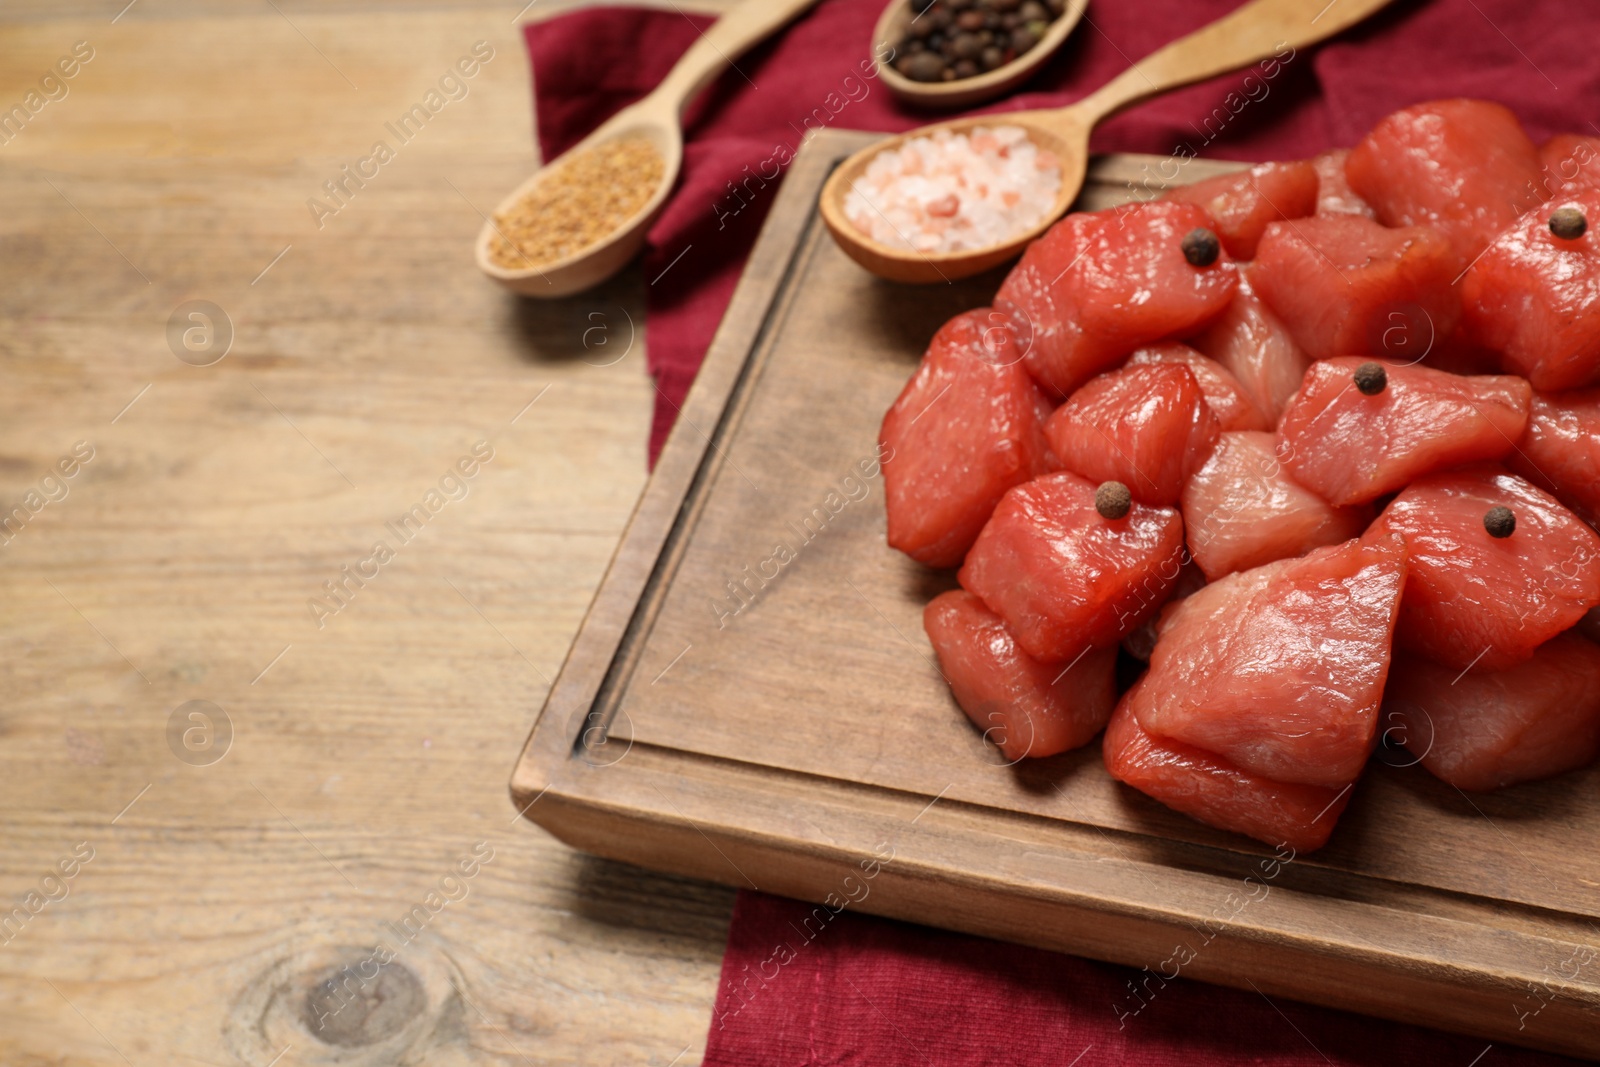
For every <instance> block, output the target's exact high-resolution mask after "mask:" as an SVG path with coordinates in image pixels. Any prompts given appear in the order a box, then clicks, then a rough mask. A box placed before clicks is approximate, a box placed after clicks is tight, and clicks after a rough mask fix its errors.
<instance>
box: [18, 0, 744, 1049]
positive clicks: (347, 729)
mask: <svg viewBox="0 0 1600 1067" xmlns="http://www.w3.org/2000/svg"><path fill="white" fill-rule="evenodd" d="M126 2H127V0H12V2H10V3H8V4H7V5H6V15H5V18H6V21H5V23H4V24H3V25H0V109H8V108H10V107H11V106H12V105H13V104H22V105H23V106H24V107H25V108H26V107H27V105H28V104H29V103H30V100H29V98H28V97H27V94H28V93H29V91H30V89H37V88H38V87H39V83H40V79H41V77H43V76H45V75H46V74H47V73H48V72H50V71H51V70H53V69H55V65H56V63H57V61H58V60H59V59H61V58H62V57H66V56H69V55H70V54H71V53H72V51H73V46H74V44H75V42H79V41H85V42H88V45H87V46H84V47H80V50H79V51H80V54H82V53H84V52H86V51H87V50H89V49H92V58H91V59H89V60H88V61H87V62H80V63H77V64H76V65H75V66H74V64H73V63H71V62H68V63H67V64H65V66H66V67H67V68H69V69H73V70H74V72H75V73H74V76H73V77H72V78H70V79H63V80H62V81H60V82H59V83H58V82H55V81H50V82H47V84H46V85H45V89H47V90H48V91H49V93H48V94H46V93H45V92H42V91H41V93H40V95H39V96H37V97H34V98H33V99H32V101H31V102H32V103H35V104H36V105H37V107H38V110H37V113H31V112H25V113H24V115H23V116H22V117H24V118H26V122H20V121H17V120H16V119H15V118H14V119H13V126H14V130H15V132H12V131H11V130H8V131H7V133H6V134H0V141H3V142H4V143H0V203H3V204H4V205H5V211H4V213H3V215H0V314H3V316H4V321H3V324H0V358H3V360H4V389H3V392H0V398H3V399H0V412H3V416H4V417H3V418H0V512H3V513H4V514H5V515H7V516H9V517H10V525H9V526H8V527H7V528H6V531H5V533H0V541H3V542H4V546H3V552H0V604H3V609H0V610H3V612H4V618H3V623H0V642H3V646H0V647H3V649H4V654H3V656H0V670H3V672H4V675H3V676H4V702H3V704H0V773H3V774H4V776H5V780H6V781H7V783H8V785H9V788H8V789H7V790H6V796H5V799H4V802H3V804H4V822H3V825H0V899H4V900H7V901H10V902H11V903H8V904H7V905H6V907H8V908H9V907H11V906H12V905H13V904H15V905H16V906H17V907H18V908H20V910H19V911H15V912H11V913H10V914H9V915H0V1063H4V1064H7V1065H12V1064H43V1063H65V1062H70V1063H73V1064H107V1065H110V1064H132V1065H137V1067H145V1065H152V1067H153V1065H157V1064H162V1065H164V1064H180V1063H188V1062H194V1063H213V1064H236V1063H244V1064H253V1065H261V1067H264V1065H266V1064H268V1063H271V1062H276V1063H279V1064H282V1065H286V1067H287V1065H292V1064H317V1063H332V1062H335V1061H337V1062H339V1063H345V1064H356V1063H373V1064H376V1063H392V1062H398V1059H399V1057H400V1055H401V1053H402V1052H404V1053H405V1054H406V1055H407V1057H408V1059H407V1062H427V1063H429V1064H430V1065H441V1064H465V1063H472V1064H487V1063H507V1064H510V1063H563V1064H568V1063H595V1064H614V1063H622V1062H628V1063H646V1064H659V1065H666V1064H672V1063H676V1064H690V1063H695V1062H698V1060H699V1057H700V1054H701V1051H702V1049H703V1043H704V1039H705V1035H706V1029H707V1023H708V1018H709V1008H710V1004H711V1001H712V997H713V994H714V991H715V985H716V979H717V972H718V966H719V963H720V959H721V955H722V949H723V942H724V937H725V935H726V929H727V923H728V912H729V907H730V904H731V894H730V893H729V892H728V891H726V890H723V889H720V888H716V887H713V886H709V885H704V884H701V883H699V882H693V881H688V880H683V879H676V878H670V877H664V876H658V875H654V874H650V873H647V872H644V871H640V870H636V869H633V868H629V867H625V866H621V865H618V864H614V863H608V862H603V861H599V860H595V859H591V858H588V857H585V856H582V855H579V854H577V853H574V852H571V851H569V850H568V849H566V848H564V847H563V846H561V845H559V844H557V843H555V842H554V841H553V840H552V839H551V838H549V837H547V836H545V835H544V834H543V833H542V832H540V831H539V830H537V829H535V828H534V827H532V826H531V825H529V824H528V823H526V822H525V821H523V820H521V819H519V818H517V816H516V812H514V811H513V810H512V807H511V805H510V803H509V801H508V798H507V792H506V782H507V777H508V775H509V772H510V769H511V766H512V763H513V761H514V760H515V758H516V755H517V751H518V748H519V746H520V745H521V743H522V741H523V739H524V737H525V735H526V734H527V731H528V728H529V724H530V720H531V717H532V716H533V714H534V712H535V711H536V710H537V708H538V707H539V705H540V703H541V701H542V699H543V697H544V694H545V691H546V689H547V687H548V685H549V679H550V678H551V677H552V676H553V675H554V674H555V672H556V670H557V667H558V665H559V664H560V662H561V659H562V657H563V655H564V654H565V652H566V649H567V646H568V643H569V641H570V639H571V637H572V634H573V633H574V631H575V630H576V628H577V625H578V622H579V620H580V617H581V616H582V613H583V611H584V608H585V606H586V605H587V604H588V602H589V598H590V595H591V592H592V591H593V588H594V586H595V585H596V583H597V582H598V580H599V578H600V575H601V571H602V569H603V568H604V566H605V563H606V560H607V558H608V557H609V555H610V554H611V551H612V548H613V546H614V544H615V543H616V540H617V537H618V534H619V532H620V530H621V528H622V525H623V523H624V521H625V520H626V518H627V516H628V513H629V510H630V509H631V507H632V506H633V503H634V500H635V498H636V496H637V494H638V493H639V491H640V488H641V486H642V485H643V482H644V473H645V472H644V448H645V434H646V431H647V428H648V424H649V416H650V406H651V396H652V388H651V385H650V381H649V379H648V377H647V375H646V373H645V369H644V360H643V351H642V347H643V346H642V331H643V329H644V322H643V314H642V308H643V288H644V282H643V281H642V280H641V278H640V277H639V275H638V272H637V271H632V272H630V273H628V274H627V275H625V276H624V277H623V278H621V279H619V280H618V281H616V282H615V283H613V284H610V285H608V286H607V287H605V288H604V289H602V290H600V291H598V292H594V293H591V294H588V295H586V296H584V297H579V298H573V299H570V300H567V301H563V302H557V303H548V304H535V303H525V302H522V301H519V300H516V299H514V298H512V297H510V296H507V295H506V294H504V293H502V292H501V291H499V290H498V289H496V288H493V287H491V286H490V285H489V284H488V283H486V282H485V281H484V280H483V279H482V278H481V277H480V276H479V275H478V274H477V272H476V271H475V270H474V269H473V266H472V258H471V248H472V238H473V235H474V234H475V233H476V231H477V229H478V227H479V225H480V220H481V216H480V212H481V211H484V210H487V209H488V208H489V206H490V205H492V204H493V203H494V201H495V200H496V199H497V198H498V197H499V196H500V195H501V194H502V192H503V191H504V190H505V189H507V188H509V187H511V185H512V184H513V183H514V182H515V181H516V180H517V179H519V178H520V177H521V176H523V175H524V174H525V173H526V172H527V171H528V170H529V169H530V168H531V167H532V166H533V165H534V164H535V159H536V156H535V150H534V148H533V139H532V135H531V119H530V114H529V97H528V70H527V62H526V58H525V54H524V51H523V49H522V45H521V39H520V33H519V29H518V20H519V12H518V10H517V8H518V7H519V6H520V3H519V0H511V2H508V3H504V4H496V5H489V4H485V3H483V2H482V0H411V2H407V0H386V2H385V0H370V2H368V0H336V2H331V3H328V2H314V0H260V2H254V0H253V2H250V3H237V2H235V0H135V2H134V3H133V4H131V5H128V7H127V8H126V9H124V6H123V5H124V4H125V3H126ZM536 5H537V6H534V5H530V9H529V10H527V11H526V12H525V13H521V14H520V18H523V19H526V18H532V17H544V16H548V14H550V13H553V12H554V11H555V10H558V9H559V7H560V6H561V5H560V4H559V3H558V2H556V0H536ZM705 6H710V7H713V8H714V7H716V6H719V5H718V4H715V3H713V4H710V5H705ZM478 41H485V42H488V46H489V47H491V48H492V49H493V58H492V59H490V60H489V61H487V62H486V63H484V64H482V66H481V69H480V70H478V72H477V73H476V74H475V75H474V76H473V77H472V78H471V79H464V80H462V81H461V82H459V83H456V82H451V83H448V84H447V86H446V89H447V91H450V92H459V90H457V89H455V86H456V85H457V84H460V85H464V87H465V89H466V95H465V96H464V97H463V98H461V99H448V98H446V103H445V104H444V106H442V107H441V108H439V109H438V110H437V112H436V113H432V114H431V115H430V118H429V121H428V122H427V123H426V125H425V126H423V127H422V129H421V130H420V132H418V133H416V134H415V135H414V136H412V137H411V138H410V140H408V141H405V142H404V143H401V142H400V141H399V140H398V139H396V138H395V137H393V136H392V135H391V133H390V132H389V131H388V127H386V125H385V124H386V123H393V122H395V121H396V120H397V119H398V118H399V117H400V116H401V115H403V114H405V113H406V112H407V111H408V110H409V109H410V108H411V106H412V105H413V104H417V103H419V102H422V103H425V102H426V94H427V93H428V91H429V90H430V88H433V87H436V86H437V85H438V84H439V82H440V79H441V77H442V76H444V75H445V74H446V73H447V72H448V71H449V70H450V69H451V68H452V66H453V65H454V64H455V63H456V61H457V60H458V58H461V57H465V56H468V55H469V54H470V53H471V50H472V48H473V45H474V42H478ZM63 89H64V90H65V95H61V93H62V91H63ZM50 95H54V96H55V97H56V98H55V99H50V98H49V96H50ZM3 118H4V115H3V114H0V119H3ZM8 134H9V139H7V135H8ZM378 140H384V141H387V142H388V143H389V144H390V145H391V147H392V148H393V149H394V158H393V159H392V160H390V161H389V162H386V163H384V164H383V165H382V166H381V167H377V168H376V174H372V169H373V166H372V165H370V164H369V165H367V166H366V167H365V168H364V169H365V170H366V172H367V173H368V174H369V175H370V176H369V177H368V178H367V180H365V181H364V182H363V183H362V184H360V185H359V186H358V185H356V184H354V183H352V182H348V181H346V182H345V190H346V192H345V194H344V195H343V196H342V197H341V199H342V200H343V201H344V203H343V204H342V206H340V207H339V210H338V211H337V212H336V213H330V212H326V211H324V212H319V213H314V212H313V210H312V209H311V208H310V207H309V206H308V200H310V199H312V198H319V197H320V198H321V200H322V201H323V203H324V204H325V205H329V206H331V205H333V204H334V203H335V201H333V200H331V199H330V198H329V196H328V193H327V190H326V189H325V187H324V184H323V183H324V182H325V181H329V180H335V179H340V180H343V176H344V172H343V171H342V170H341V166H342V165H346V164H348V165H349V166H351V167H353V168H354V167H358V166H360V165H361V164H360V161H361V160H363V159H364V158H367V157H369V156H370V154H371V151H372V146H373V144H374V142H376V141H378ZM319 214H320V215H321V218H320V220H319V219H318V218H317V215H319ZM319 221H320V226H319ZM192 301H206V302H209V305H210V306H207V305H196V304H191V303H189V302H192ZM216 309H220V314H219V312H218V311H217V310H216ZM192 312H193V313H197V314H199V315H200V316H201V317H199V318H191V317H190V315H191V313H192ZM223 316H225V318H224V317H223ZM169 321H170V322H174V323H176V325H175V326H172V327H170V328H169ZM227 324H231V334H232V338H231V346H229V347H227V348H226V354H225V355H222V353H223V350H224V349H223V341H224V339H225V337H226V335H227V333H228V332H229V330H228V328H227ZM630 340H631V344H630ZM179 353H181V354H182V357H183V358H179V355H178V354H179ZM219 356H221V358H220V359H218V358H217V357H219ZM213 360H215V362H213ZM480 441H481V442H486V444H482V445H479V446H478V454H479V456H480V457H481V456H483V455H486V454H487V453H488V452H489V451H490V450H492V459H489V460H487V461H482V460H481V459H480V460H478V461H474V460H473V457H472V451H473V448H474V444H475V443H476V442H480ZM79 442H82V444H79ZM75 446H76V447H77V458H76V459H75V458H73V453H74V447H75ZM91 451H92V458H89V459H88V460H87V461H86V462H84V461H83V460H82V457H83V456H85V455H88V454H89V453H90V452H91ZM464 458H465V460H466V462H464V463H462V464H461V468H458V462H460V461H462V460H463V459H464ZM63 461H65V462H63ZM58 464H60V467H59V468H58ZM462 468H466V469H471V470H472V471H473V472H474V473H473V475H472V477H471V478H465V477H463V476H461V475H460V474H459V473H458V471H459V470H460V469H462ZM63 469H71V470H72V472H73V473H72V476H71V477H70V478H69V477H64V476H63V475H62V474H61V473H60V471H61V470H63ZM30 493H32V494H34V495H31V496H30V495H29V494H30ZM63 494H65V495H63ZM463 494H464V495H463ZM419 506H420V509H421V510H420V511H419V510H414V509H416V508H418V507H419ZM19 507H20V508H21V509H22V510H21V511H14V510H13V509H16V508H19ZM408 513H409V514H411V515H413V516H416V517H414V518H413V519H412V520H411V523H412V525H411V526H410V527H407V528H404V529H401V528H400V520H401V519H402V517H403V516H405V515H407V514H408ZM389 524H394V525H392V526H391V525H389ZM377 542H383V543H384V544H385V546H386V551H385V552H381V553H375V551H374V549H375V543H377ZM352 575H357V576H362V577H352ZM325 583H332V584H325ZM340 587H342V589H341V588H340ZM330 588H332V589H335V590H337V591H339V595H338V596H337V598H335V597H330V595H329V592H328V590H329V589H330ZM319 598H320V605H321V606H320V607H316V606H314V605H315V604H316V603H318V600H319ZM191 701H202V702H207V703H203V704H190V703H189V702H191ZM218 709H220V711H218ZM197 714H198V715H201V716H203V717H194V716H195V715H197ZM230 732H231V739H229V738H228V735H229V733H230ZM91 855H92V858H89V859H88V860H87V862H84V857H85V856H91ZM485 857H488V858H487V861H486V862H485ZM463 870H465V871H468V872H470V875H471V876H470V877H468V876H467V875H465V874H463V873H462V872H463ZM63 871H69V872H71V877H65V876H63V874H62V872H63ZM30 893H32V894H34V895H32V896H30V895H29V894H30ZM7 921H9V925H7ZM380 945H381V946H385V947H386V948H387V949H388V950H389V951H392V952H393V954H394V960H393V962H392V963H390V964H389V965H388V966H385V967H382V968H378V967H377V966H376V965H375V964H373V963H372V962H371V961H372V959H373V958H374V956H373V953H374V947H375V946H380ZM373 973H376V975H377V977H370V975H372V974H373ZM329 978H332V979H333V980H334V983H335V986H336V988H333V989H331V990H330V988H329V987H327V986H322V985H319V984H318V983H319V982H322V981H323V980H325V979H329ZM275 1057H276V1059H275Z"/></svg>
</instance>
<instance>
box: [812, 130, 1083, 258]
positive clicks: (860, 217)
mask: <svg viewBox="0 0 1600 1067" xmlns="http://www.w3.org/2000/svg"><path fill="white" fill-rule="evenodd" d="M1060 191H1061V164H1060V161H1059V160H1057V159H1056V157H1055V156H1053V155H1052V154H1050V153H1049V152H1045V151H1041V150H1040V149H1039V146H1038V145H1036V144H1034V143H1033V142H1032V141H1030V140H1028V134H1027V131H1026V130H1023V129H1022V128H1021V127H1019V126H996V127H992V128H991V127H988V126H978V127H975V128H974V129H973V130H972V135H971V136H970V137H968V136H967V135H966V134H964V133H955V134H953V133H951V132H950V131H948V130H939V131H937V132H935V133H934V134H932V135H931V136H928V137H913V138H912V139H911V140H909V141H906V142H905V143H904V144H902V145H901V146H900V147H899V148H898V149H885V150H884V151H882V152H879V153H878V155H877V156H876V157H874V159H873V160H872V162H871V163H869V164H868V165H867V169H866V172H865V173H864V174H862V176H861V177H859V178H857V179H856V180H855V181H854V182H853V183H851V186H850V192H849V193H848V194H846V196H845V201H844V213H845V217H846V218H848V219H849V220H850V222H851V223H852V224H853V225H854V226H855V227H856V228H857V229H859V230H860V231H861V232H862V233H864V234H866V235H867V236H868V237H870V238H872V239H873V240H874V241H877V242H878V243H879V244H883V245H887V246H889V247H890V248H902V249H905V248H909V249H912V250H914V251H917V252H960V251H963V250H967V249H978V248H988V247H990V246H992V245H997V244H1000V243H1001V242H1002V241H1005V240H1007V239H1009V238H1011V237H1014V236H1016V235H1017V234H1019V233H1024V232H1026V231H1027V230H1029V229H1031V228H1032V227H1033V226H1034V225H1036V224H1037V223H1039V222H1040V221H1041V220H1042V219H1044V217H1045V215H1046V213H1047V212H1048V211H1049V210H1050V206H1051V205H1052V204H1053V203H1055V198H1056V194H1057V193H1058V192H1060Z"/></svg>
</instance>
